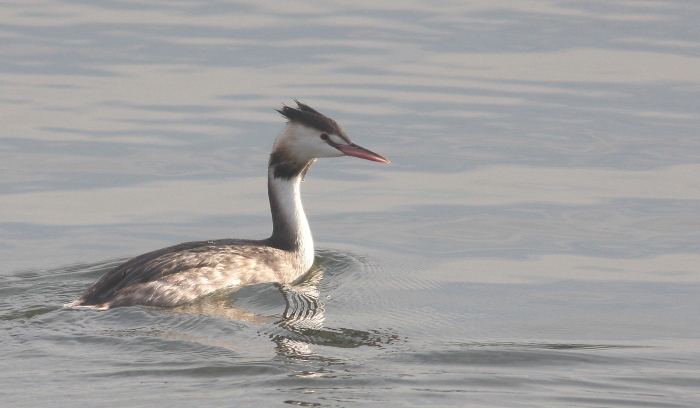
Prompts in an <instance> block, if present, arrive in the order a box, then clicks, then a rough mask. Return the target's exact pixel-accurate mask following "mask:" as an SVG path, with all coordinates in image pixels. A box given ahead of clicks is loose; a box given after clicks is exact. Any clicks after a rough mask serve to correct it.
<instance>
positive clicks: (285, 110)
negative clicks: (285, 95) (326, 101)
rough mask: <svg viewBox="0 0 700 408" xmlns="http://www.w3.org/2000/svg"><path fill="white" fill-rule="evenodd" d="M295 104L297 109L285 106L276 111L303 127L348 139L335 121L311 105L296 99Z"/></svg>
mask: <svg viewBox="0 0 700 408" xmlns="http://www.w3.org/2000/svg"><path fill="white" fill-rule="evenodd" d="M294 102H296V103H297V108H296V109H295V108H290V107H289V106H287V105H285V106H284V107H282V109H276V110H277V112H279V113H281V114H282V116H284V117H285V118H287V119H289V121H291V122H297V123H300V124H302V125H305V126H308V127H311V128H314V129H318V130H320V131H321V132H326V133H332V134H336V135H338V136H340V137H342V138H343V139H348V137H347V136H346V135H345V132H343V129H341V128H340V126H338V124H337V123H336V122H335V121H334V120H333V119H331V118H329V117H328V116H326V115H324V114H322V113H321V112H319V111H317V110H316V109H313V108H312V107H310V106H309V105H305V104H303V103H301V102H299V101H297V100H296V99H295V100H294ZM348 142H349V139H348Z"/></svg>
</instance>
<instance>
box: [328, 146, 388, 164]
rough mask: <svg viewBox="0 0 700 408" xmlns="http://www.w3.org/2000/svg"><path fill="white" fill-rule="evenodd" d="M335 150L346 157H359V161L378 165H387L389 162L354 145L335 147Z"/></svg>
mask: <svg viewBox="0 0 700 408" xmlns="http://www.w3.org/2000/svg"><path fill="white" fill-rule="evenodd" d="M334 147H335V148H336V149H338V150H340V151H341V152H342V153H343V154H344V155H346V156H352V157H359V158H360V159H365V160H370V161H375V162H379V163H389V160H387V159H385V158H383V157H382V156H380V155H378V154H377V153H375V152H372V151H369V150H367V149H365V148H364V147H360V146H358V145H356V144H355V143H350V144H347V145H335V146H334Z"/></svg>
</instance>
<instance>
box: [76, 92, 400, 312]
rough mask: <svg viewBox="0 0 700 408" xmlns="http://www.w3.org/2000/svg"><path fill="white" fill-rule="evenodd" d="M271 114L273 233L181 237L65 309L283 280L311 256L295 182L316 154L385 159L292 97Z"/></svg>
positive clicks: (169, 301)
mask: <svg viewBox="0 0 700 408" xmlns="http://www.w3.org/2000/svg"><path fill="white" fill-rule="evenodd" d="M295 102H296V103H297V107H296V108H292V107H289V106H283V108H282V109H278V110H277V111H278V112H279V113H281V114H282V116H284V117H285V118H286V119H287V123H286V125H285V126H284V128H283V129H282V131H281V132H280V133H279V135H278V136H277V138H276V139H275V142H274V144H273V147H272V153H271V154H270V160H269V162H268V170H267V192H268V196H269V200H270V210H271V212H272V235H271V236H270V237H269V238H267V239H262V240H247V239H218V240H213V241H196V242H185V243H182V244H178V245H174V246H171V247H167V248H163V249H159V250H156V251H152V252H148V253H146V254H143V255H140V256H137V257H136V258H133V259H131V260H129V261H126V262H124V263H123V264H121V265H119V266H117V267H116V268H114V269H113V270H111V271H110V272H107V273H106V274H105V275H103V276H102V277H101V278H99V279H98V280H97V281H95V283H93V284H92V285H91V286H90V287H89V288H88V289H87V290H86V291H85V293H84V294H83V295H82V296H81V297H80V299H79V300H77V301H75V302H73V303H72V304H70V305H68V306H71V307H80V306H83V307H91V308H97V309H110V308H114V307H120V306H134V305H144V306H165V307H167V306H178V305H181V304H184V303H187V302H191V301H193V300H195V299H197V298H200V297H202V296H206V295H209V294H211V293H214V292H217V291H220V290H233V289H236V288H238V287H240V286H244V285H251V284H256V283H272V282H276V283H280V284H284V283H290V282H292V281H294V280H295V279H297V278H299V277H300V276H302V275H303V274H304V273H305V272H307V271H308V270H309V269H310V268H311V266H312V264H313V261H314V243H313V238H312V236H311V229H310V228H309V223H308V221H307V220H306V215H305V214H304V209H303V207H302V204H301V197H300V193H299V185H300V183H301V181H302V180H303V178H304V176H305V175H306V173H307V172H308V171H309V168H310V167H311V165H312V164H313V162H314V161H315V160H316V159H317V158H322V157H339V156H353V157H358V158H361V159H366V160H371V161H375V162H381V163H389V161H388V160H387V159H385V158H384V157H382V156H380V155H378V154H376V153H374V152H371V151H369V150H367V149H365V148H363V147H360V146H358V145H356V144H355V143H353V142H352V141H351V140H350V138H348V136H347V135H346V134H345V132H343V130H342V129H341V128H340V126H339V125H338V124H337V123H336V122H335V121H334V120H333V119H331V118H329V117H327V116H325V115H324V114H322V113H320V112H318V111H316V110H314V109H312V108H311V107H309V106H308V105H305V104H303V103H301V102H299V101H295Z"/></svg>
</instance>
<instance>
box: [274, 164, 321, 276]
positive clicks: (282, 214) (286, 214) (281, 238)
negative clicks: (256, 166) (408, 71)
mask: <svg viewBox="0 0 700 408" xmlns="http://www.w3.org/2000/svg"><path fill="white" fill-rule="evenodd" d="M274 172H275V167H274V166H270V168H269V169H268V175H267V193H268V196H269V198H270V210H271V212H272V236H271V237H270V238H269V241H270V244H271V245H272V246H274V247H276V248H279V249H284V250H286V251H291V252H294V253H297V254H298V255H300V256H301V259H302V260H303V263H304V267H303V269H308V268H310V267H311V265H312V264H313V261H314V241H313V238H312V236H311V229H310V228H309V222H308V221H307V220H306V214H304V208H303V207H302V205H301V195H300V193H299V187H300V184H301V180H302V178H303V176H302V175H301V174H298V175H296V176H294V177H291V178H282V177H277V178H276V177H275V174H274Z"/></svg>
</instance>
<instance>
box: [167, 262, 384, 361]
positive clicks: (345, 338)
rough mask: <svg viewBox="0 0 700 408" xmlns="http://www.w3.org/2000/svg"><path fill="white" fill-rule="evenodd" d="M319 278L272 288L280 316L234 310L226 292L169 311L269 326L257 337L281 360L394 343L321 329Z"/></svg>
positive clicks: (372, 334) (315, 273) (318, 274)
mask: <svg viewBox="0 0 700 408" xmlns="http://www.w3.org/2000/svg"><path fill="white" fill-rule="evenodd" d="M323 274H324V269H323V268H322V267H320V266H314V267H312V268H311V269H310V270H309V271H308V272H307V273H306V274H305V275H303V276H301V277H300V278H299V279H297V280H296V281H294V282H292V283H290V284H276V285H277V288H278V289H279V291H280V293H281V294H282V296H283V298H284V302H285V308H284V312H283V313H282V315H281V316H266V315H261V314H256V313H252V312H250V311H247V310H245V309H243V308H241V307H238V306H236V305H235V300H233V299H232V298H231V294H230V292H229V293H221V294H215V295H212V296H209V297H207V298H205V299H202V300H201V301H198V302H195V303H191V304H187V305H183V306H178V307H174V308H171V309H170V310H171V311H174V312H179V313H191V314H206V315H214V316H220V317H226V318H229V319H232V320H236V321H245V322H252V323H257V324H261V325H265V326H269V327H271V328H270V329H268V328H266V329H264V330H261V332H260V334H261V335H265V336H268V337H269V338H270V339H271V340H272V341H273V342H274V343H275V344H276V350H277V352H278V353H279V354H280V355H281V356H284V357H290V358H304V357H311V356H313V351H312V349H311V346H313V345H319V346H329V347H342V348H354V347H360V346H380V345H382V344H387V343H390V342H392V341H394V340H396V338H397V336H396V335H394V334H387V333H381V332H379V331H374V330H373V331H363V330H355V329H347V328H338V329H335V328H324V327H323V323H324V320H325V305H324V303H323V301H322V300H321V292H320V290H319V289H318V284H319V283H320V282H321V280H322V279H323Z"/></svg>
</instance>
